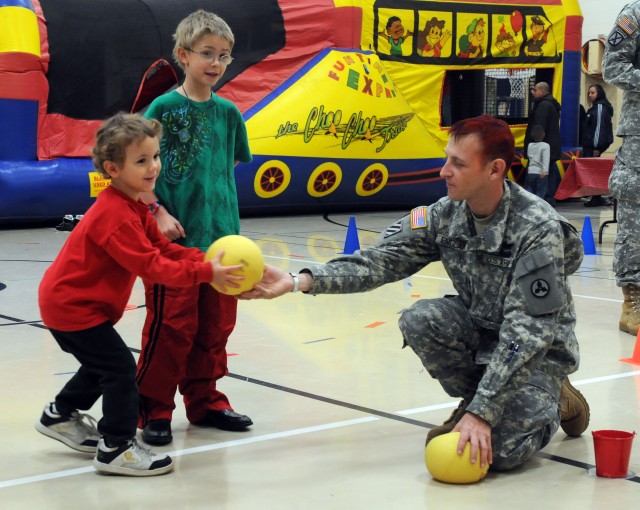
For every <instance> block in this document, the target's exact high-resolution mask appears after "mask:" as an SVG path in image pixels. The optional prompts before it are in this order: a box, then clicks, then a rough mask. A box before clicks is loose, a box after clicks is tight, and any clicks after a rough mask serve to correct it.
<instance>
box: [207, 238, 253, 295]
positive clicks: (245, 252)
mask: <svg viewBox="0 0 640 510" xmlns="http://www.w3.org/2000/svg"><path fill="white" fill-rule="evenodd" d="M220 250H224V255H223V256H222V260H221V261H220V263H221V264H222V265H223V266H236V265H238V264H241V265H242V269H241V270H239V271H236V272H234V273H233V274H236V275H239V276H244V280H242V281H238V282H237V283H238V285H240V287H238V288H236V287H229V286H227V287H226V289H225V290H224V291H223V290H222V289H221V288H218V287H217V286H215V285H214V284H213V283H212V284H211V286H212V287H213V288H214V289H216V290H217V291H218V292H221V293H223V294H229V295H230V296H235V295H236V294H240V293H242V292H245V291H247V290H251V289H253V287H254V286H255V284H256V283H258V282H259V281H260V280H261V279H262V273H264V257H263V256H262V251H261V250H260V247H259V246H258V245H257V244H256V243H254V242H253V241H252V240H251V239H249V238H248V237H244V236H238V235H231V236H224V237H221V238H220V239H218V240H217V241H216V242H214V243H213V244H212V245H211V246H210V247H209V249H208V250H207V253H206V254H205V256H204V260H205V261H209V260H212V259H213V258H215V256H216V255H217V254H218V252H219V251H220Z"/></svg>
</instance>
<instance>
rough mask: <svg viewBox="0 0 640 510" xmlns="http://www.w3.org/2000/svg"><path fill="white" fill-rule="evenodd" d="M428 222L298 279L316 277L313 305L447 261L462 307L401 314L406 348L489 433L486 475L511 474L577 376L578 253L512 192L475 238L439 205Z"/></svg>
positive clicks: (400, 228) (560, 226)
mask: <svg viewBox="0 0 640 510" xmlns="http://www.w3.org/2000/svg"><path fill="white" fill-rule="evenodd" d="M427 211H428V212H427V215H426V218H427V221H426V222H425V225H424V226H423V227H421V228H413V229H412V228H411V215H408V216H405V217H404V218H402V219H400V220H398V221H397V222H396V223H394V224H393V225H391V226H389V227H388V228H387V230H386V232H384V234H383V235H382V237H381V239H380V242H379V243H378V244H377V246H375V247H372V248H368V249H364V250H361V251H359V252H356V253H355V254H354V255H352V256H345V257H340V258H336V259H334V260H332V261H330V262H328V263H327V264H325V265H321V266H316V267H313V268H311V269H306V270H303V271H302V272H305V271H306V272H310V273H312V274H313V285H312V287H311V289H310V291H309V292H310V293H312V294H330V293H349V292H362V291H367V290H371V289H374V288H376V287H379V286H381V285H384V284H386V283H390V282H395V281H398V280H401V279H403V278H406V277H408V276H409V275H412V274H414V273H416V272H418V271H419V270H421V269H422V268H423V267H425V266H426V265H428V264H429V263H431V262H435V261H442V263H443V265H444V268H445V269H446V271H447V273H448V275H449V277H450V278H451V281H452V282H453V286H454V287H455V289H456V291H457V292H458V296H448V297H447V296H445V297H444V298H440V299H429V300H420V301H418V302H417V303H415V304H414V305H413V306H411V307H410V308H408V309H406V310H405V311H404V312H403V313H402V316H401V318H400V323H399V324H400V329H401V331H402V334H403V337H404V341H405V345H409V346H410V347H411V348H412V349H413V350H414V352H415V353H416V354H417V355H418V357H419V358H420V359H421V360H422V363H423V365H424V366H425V368H426V369H427V371H428V372H429V374H431V376H432V377H434V378H436V379H438V381H439V382H440V384H441V385H442V387H443V388H444V390H445V391H446V392H447V393H448V394H449V395H451V396H453V397H463V398H465V399H468V401H470V404H469V406H468V407H467V410H468V411H471V412H473V413H474V414H475V415H477V416H479V417H481V418H483V419H484V420H486V421H487V422H488V423H489V424H490V425H491V426H492V444H493V459H494V461H493V468H494V469H511V468H513V467H516V466H518V465H520V464H522V463H523V462H525V461H526V460H527V459H528V458H529V457H531V455H533V454H534V453H535V452H537V451H538V450H539V449H541V448H542V447H544V446H545V445H546V444H547V443H548V441H549V439H550V437H551V436H552V435H553V434H554V433H555V432H556V430H557V429H558V425H559V415H558V398H559V395H560V388H561V386H562V382H563V380H564V379H565V377H566V376H567V375H568V374H569V373H571V372H574V371H575V370H576V369H577V367H578V362H579V352H578V344H577V340H576V337H575V334H574V326H575V321H576V318H575V310H574V305H573V299H572V296H571V291H570V289H569V284H568V281H567V278H568V276H569V275H570V274H572V273H573V272H574V271H575V270H576V269H577V268H578V267H579V266H580V263H581V261H582V257H583V247H582V242H581V240H580V237H579V235H578V233H577V232H576V229H575V228H574V227H573V226H572V225H571V224H569V223H568V222H567V220H565V219H564V218H563V217H561V216H559V215H558V214H557V213H556V212H555V211H554V210H553V208H552V207H550V206H549V205H548V204H546V203H545V202H543V201H542V200H540V199H538V198H537V197H534V196H533V195H531V194H529V193H527V192H525V191H524V190H523V189H522V188H520V187H519V186H518V185H516V184H514V183H511V182H509V181H505V195H504V197H503V199H502V201H501V203H500V206H499V208H498V210H497V211H496V214H495V216H494V217H493V219H492V220H491V223H490V224H489V226H488V227H487V228H486V230H485V231H484V232H483V233H482V235H479V236H476V235H475V228H474V227H473V220H472V217H471V214H470V212H469V210H468V208H467V207H466V203H465V202H453V201H452V200H450V199H449V198H446V197H445V198H443V199H441V200H440V201H438V202H437V203H436V204H434V205H432V206H430V207H428V209H427ZM515 345H518V346H519V347H518V349H517V350H516V351H515V353H514V354H510V353H511V352H512V351H514V349H513V347H514V346H515Z"/></svg>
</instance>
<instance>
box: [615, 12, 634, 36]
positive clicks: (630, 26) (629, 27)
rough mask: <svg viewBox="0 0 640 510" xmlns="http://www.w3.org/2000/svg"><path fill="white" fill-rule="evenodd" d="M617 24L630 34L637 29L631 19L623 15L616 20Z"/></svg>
mask: <svg viewBox="0 0 640 510" xmlns="http://www.w3.org/2000/svg"><path fill="white" fill-rule="evenodd" d="M618 26H619V27H620V28H621V29H622V30H623V31H624V32H625V33H626V34H627V35H631V34H633V33H634V32H635V31H636V30H638V25H636V24H635V23H634V22H633V21H631V20H630V19H629V18H628V17H627V16H623V17H622V18H621V19H620V21H618Z"/></svg>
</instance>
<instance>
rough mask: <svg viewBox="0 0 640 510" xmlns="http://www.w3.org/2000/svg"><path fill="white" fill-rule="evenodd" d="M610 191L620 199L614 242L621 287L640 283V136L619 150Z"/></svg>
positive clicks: (614, 253) (628, 140)
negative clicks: (639, 159) (639, 161)
mask: <svg viewBox="0 0 640 510" xmlns="http://www.w3.org/2000/svg"><path fill="white" fill-rule="evenodd" d="M618 156H621V157H616V160H615V164H614V165H613V170H612V171H611V176H610V177H609V191H610V192H611V195H612V196H613V197H614V198H615V199H616V200H617V202H618V205H617V208H618V209H617V220H618V225H617V227H618V232H617V234H616V238H615V241H614V246H613V272H614V273H615V275H616V283H617V284H618V286H619V287H623V286H626V285H640V215H639V214H638V211H639V210H640V166H638V164H637V163H636V166H629V165H627V164H626V163H625V161H627V162H632V161H633V162H635V161H637V159H638V158H639V157H640V137H638V136H626V137H624V140H623V142H622V147H621V149H620V150H619V152H618Z"/></svg>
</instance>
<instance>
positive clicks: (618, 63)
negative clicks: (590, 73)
mask: <svg viewBox="0 0 640 510" xmlns="http://www.w3.org/2000/svg"><path fill="white" fill-rule="evenodd" d="M639 27H640V1H636V2H632V3H630V4H628V5H626V6H625V7H624V8H623V9H622V11H620V14H618V17H617V19H616V24H615V25H614V27H613V29H612V30H611V33H610V34H609V37H608V38H607V42H606V44H605V51H604V56H603V58H602V77H603V78H604V80H605V81H606V82H607V83H609V84H611V85H615V86H616V87H618V88H620V89H622V90H623V91H624V92H623V105H622V108H620V119H619V121H618V127H617V129H616V134H617V135H618V136H628V135H640V29H639Z"/></svg>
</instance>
